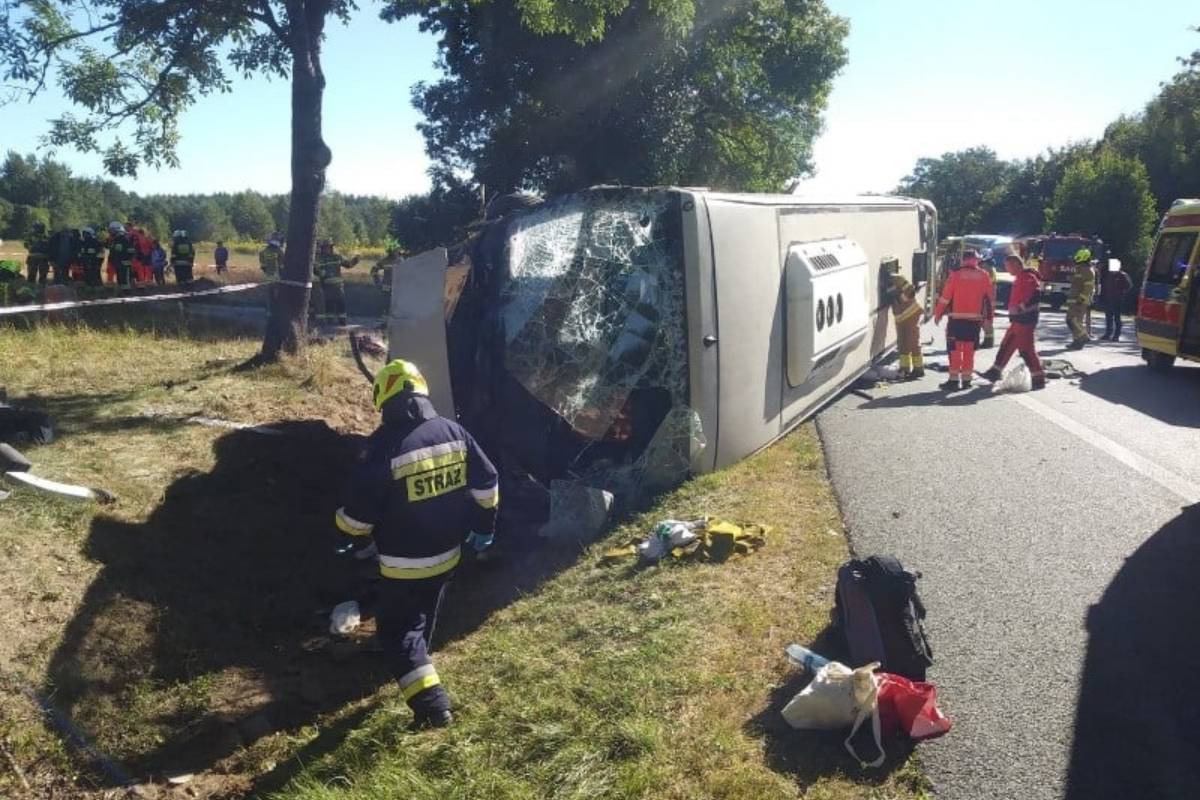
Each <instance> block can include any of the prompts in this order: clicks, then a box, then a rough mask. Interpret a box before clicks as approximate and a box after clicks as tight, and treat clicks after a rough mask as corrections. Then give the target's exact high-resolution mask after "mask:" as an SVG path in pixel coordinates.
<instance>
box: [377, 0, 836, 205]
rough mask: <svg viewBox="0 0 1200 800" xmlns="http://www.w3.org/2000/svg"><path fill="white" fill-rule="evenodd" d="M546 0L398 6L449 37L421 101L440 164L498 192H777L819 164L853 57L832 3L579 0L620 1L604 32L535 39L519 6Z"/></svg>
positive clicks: (420, 90) (398, 11) (421, 0)
mask: <svg viewBox="0 0 1200 800" xmlns="http://www.w3.org/2000/svg"><path fill="white" fill-rule="evenodd" d="M537 5H545V3H539V2H537V0H526V2H515V3H490V4H481V3H478V2H475V1H474V0H449V1H448V2H442V0H399V1H398V2H394V3H392V7H391V9H390V14H391V16H393V17H401V16H405V15H419V16H420V17H421V25H422V28H423V29H424V30H428V31H432V32H433V33H435V34H437V35H438V36H439V37H440V58H439V64H440V65H441V67H442V68H443V71H444V72H445V73H446V77H445V78H444V79H443V80H440V81H438V82H435V83H433V84H428V85H419V86H418V87H417V88H416V89H415V90H414V103H415V105H416V106H417V107H418V108H419V109H420V110H421V111H422V112H424V114H425V117H426V119H427V121H426V122H425V123H424V124H423V125H422V126H421V129H422V131H423V133H424V135H425V138H426V149H427V150H428V152H429V155H430V157H431V158H432V159H433V161H434V162H435V164H436V167H437V169H438V170H439V171H440V173H441V175H442V176H452V175H461V174H464V173H466V174H473V175H474V177H475V180H477V181H478V182H480V183H482V184H484V185H485V186H486V187H487V188H488V191H489V193H491V194H495V193H498V192H505V191H510V190H513V189H517V188H533V189H546V190H551V191H561V190H570V189H576V188H579V187H582V186H587V185H591V184H596V183H601V182H613V181H617V182H623V183H633V184H657V183H675V184H693V185H695V184H706V185H710V186H714V187H720V188H725V189H743V190H747V189H748V190H779V189H781V188H783V187H784V186H785V185H786V184H787V183H788V182H789V181H790V180H791V179H793V178H796V177H798V176H801V175H804V174H807V173H808V172H809V171H810V170H811V154H812V150H811V146H812V142H813V139H814V138H815V136H816V134H817V133H818V132H819V130H820V125H821V112H822V111H823V110H824V107H825V101H826V96H827V94H828V92H829V88H830V84H831V81H832V79H833V77H834V75H835V74H836V73H837V72H838V70H839V69H840V68H841V67H842V65H843V64H844V63H845V60H846V51H845V48H844V44H843V42H844V39H845V36H846V33H847V24H846V22H845V21H844V20H842V19H841V18H839V17H836V16H834V15H833V14H832V13H831V12H830V11H829V9H828V8H827V7H826V6H825V4H824V3H823V2H822V1H821V0H738V1H737V2H728V1H727V0H695V3H694V7H693V8H692V9H691V10H690V12H688V13H684V14H683V15H682V16H681V15H680V14H679V12H680V11H681V10H682V9H681V7H677V8H674V9H673V11H674V12H675V13H670V14H667V15H665V16H661V15H660V12H661V8H662V7H663V6H670V5H671V4H670V3H662V2H659V1H656V0H636V1H635V2H618V0H593V1H592V2H590V3H579V5H580V6H590V7H591V8H592V9H593V11H594V10H595V9H596V8H601V7H606V6H607V7H608V8H609V9H610V10H612V11H616V10H617V9H620V13H615V14H614V15H613V16H612V18H611V19H610V20H609V21H608V25H607V28H606V29H605V31H604V34H605V35H604V37H603V39H602V40H601V39H597V38H594V37H592V38H589V37H579V36H570V35H549V36H539V35H538V34H544V33H547V29H546V27H545V26H544V27H542V28H537V27H536V26H534V30H531V29H530V26H529V25H527V24H526V22H525V20H524V19H523V17H522V13H523V10H524V9H525V8H527V7H533V6H537ZM572 5H574V4H572ZM675 5H676V6H681V5H682V4H678V3H676V4H675ZM681 20H683V21H685V24H682V25H681V24H680V22H681ZM549 30H550V32H551V33H554V32H556V31H555V29H554V27H553V26H552V25H551V26H549Z"/></svg>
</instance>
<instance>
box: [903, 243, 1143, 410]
mask: <svg viewBox="0 0 1200 800" xmlns="http://www.w3.org/2000/svg"><path fill="white" fill-rule="evenodd" d="M1074 261H1075V266H1076V269H1075V272H1074V276H1073V279H1072V282H1071V289H1070V294H1069V296H1068V298H1067V325H1068V327H1069V328H1070V330H1071V335H1072V340H1071V343H1070V344H1068V345H1067V349H1068V350H1079V349H1082V348H1083V347H1085V346H1086V345H1087V344H1088V343H1089V342H1090V341H1091V336H1090V333H1089V328H1090V325H1089V324H1088V315H1089V313H1090V311H1091V308H1092V305H1093V303H1094V301H1095V300H1096V287H1097V283H1098V269H1099V262H1098V261H1097V260H1096V259H1094V258H1093V257H1092V253H1091V251H1090V250H1087V249H1086V248H1084V249H1080V250H1079V251H1078V252H1077V253H1076V254H1075V258H1074ZM1003 266H1004V270H1005V271H1006V272H1008V273H1009V275H1011V276H1012V278H1013V282H1012V288H1011V291H1010V293H1009V297H1008V321H1009V326H1008V330H1007V331H1005V334H1004V338H1003V339H1002V340H1001V342H1000V349H999V352H997V354H996V360H995V362H994V363H993V364H992V366H991V368H990V369H988V370H987V371H986V372H983V373H981V374H982V376H983V378H985V379H986V380H989V381H991V382H993V383H995V382H996V381H999V380H1000V379H1001V378H1002V376H1003V374H1004V369H1005V367H1006V366H1007V365H1008V362H1009V361H1010V360H1011V359H1012V357H1013V356H1014V355H1015V354H1018V353H1019V354H1020V355H1021V358H1022V360H1024V362H1025V365H1026V366H1027V367H1028V369H1029V373H1030V376H1031V378H1032V385H1033V388H1034V389H1042V388H1045V385H1046V372H1045V369H1044V367H1043V366H1042V362H1041V359H1039V358H1038V353H1037V345H1036V330H1037V324H1038V320H1039V317H1040V314H1041V302H1042V280H1041V276H1040V275H1039V272H1038V269H1037V267H1036V266H1032V265H1029V264H1026V262H1025V260H1024V259H1023V258H1022V257H1021V256H1020V255H1017V254H1016V253H1010V254H1008V255H1006V256H1004V258H1003ZM889 272H890V274H889V276H888V277H889V282H888V285H887V288H886V295H887V299H888V301H889V303H890V305H891V309H892V313H893V316H894V318H895V321H896V331H897V342H898V344H897V347H898V350H899V357H900V369H899V372H900V377H901V379H902V380H915V379H918V378H921V377H923V376H924V374H925V363H924V356H923V355H922V352H921V343H920V324H921V317H922V314H921V311H922V309H921V307H920V305H919V304H918V303H917V300H916V289H915V287H914V286H913V285H912V284H911V283H910V282H909V281H908V280H907V279H906V278H904V277H903V276H902V275H900V273H899V263H896V264H894V265H892V266H891V269H890V271H889ZM1100 285H1101V286H1102V291H1101V293H1100V296H1099V299H1100V303H1101V305H1102V307H1103V308H1104V312H1105V333H1104V336H1102V337H1100V338H1101V339H1104V340H1108V341H1114V342H1115V341H1119V340H1120V338H1121V329H1122V321H1121V313H1122V308H1123V306H1124V303H1125V298H1126V296H1127V295H1128V293H1129V291H1130V289H1132V288H1133V283H1132V281H1131V280H1130V278H1129V276H1128V275H1127V274H1125V273H1124V272H1122V271H1121V269H1120V266H1119V263H1117V262H1113V264H1112V266H1111V267H1110V269H1109V270H1108V271H1106V272H1105V273H1104V279H1103V281H1102V282H1100ZM995 307H996V276H995V268H994V267H992V266H990V264H988V263H987V260H986V259H984V258H981V256H980V254H979V253H977V252H976V251H974V250H967V251H965V252H964V253H963V255H962V258H961V260H960V262H959V263H958V265H957V266H956V267H955V268H953V269H951V270H950V273H949V275H948V276H947V277H946V280H945V282H944V284H943V285H942V290H941V293H940V296H939V298H938V301H937V305H936V306H935V308H934V314H933V318H934V322H935V324H940V323H941V320H942V318H943V317H946V318H948V319H949V322H948V323H947V326H946V352H947V354H948V356H949V368H948V372H949V377H948V378H947V380H946V381H945V382H944V383H942V384H941V386H940V388H941V389H943V390H945V391H956V390H962V389H969V388H970V387H971V380H972V377H973V376H974V374H975V352H976V350H977V349H980V348H982V349H987V348H990V347H993V346H994V338H993V336H994V334H993V323H994V319H995ZM981 336H982V341H981Z"/></svg>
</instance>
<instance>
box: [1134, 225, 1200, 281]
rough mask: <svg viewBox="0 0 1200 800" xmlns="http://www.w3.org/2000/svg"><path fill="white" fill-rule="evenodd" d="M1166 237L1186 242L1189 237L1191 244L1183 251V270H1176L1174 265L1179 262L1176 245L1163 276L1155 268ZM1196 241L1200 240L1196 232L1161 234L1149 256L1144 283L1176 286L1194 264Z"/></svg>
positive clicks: (1199, 234) (1198, 233) (1167, 232)
mask: <svg viewBox="0 0 1200 800" xmlns="http://www.w3.org/2000/svg"><path fill="white" fill-rule="evenodd" d="M1168 237H1170V238H1172V239H1181V240H1183V241H1187V240H1188V239H1189V237H1190V240H1191V244H1190V245H1189V246H1188V248H1187V250H1185V251H1183V258H1184V263H1185V268H1184V269H1178V268H1177V267H1176V264H1177V263H1178V261H1179V258H1178V255H1179V252H1180V251H1179V247H1178V245H1177V246H1176V247H1175V249H1174V251H1173V253H1172V256H1171V260H1170V261H1169V262H1168V264H1169V266H1168V267H1167V269H1166V274H1165V275H1163V274H1161V271H1160V270H1156V269H1155V267H1156V266H1157V265H1158V263H1159V254H1160V253H1161V252H1162V249H1163V245H1164V244H1165V243H1166V242H1167V239H1168ZM1197 239H1200V232H1198V231H1166V232H1164V233H1162V234H1161V235H1160V236H1159V237H1158V241H1157V242H1156V243H1155V245H1154V254H1153V255H1152V256H1151V258H1150V264H1149V265H1148V267H1147V269H1146V282H1147V283H1157V284H1165V285H1169V286H1178V285H1179V282H1180V281H1181V280H1183V276H1184V275H1185V274H1186V273H1187V268H1189V267H1191V266H1193V264H1194V258H1193V256H1194V254H1195V252H1196V242H1197Z"/></svg>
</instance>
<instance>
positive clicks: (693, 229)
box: [680, 194, 720, 472]
mask: <svg viewBox="0 0 1200 800" xmlns="http://www.w3.org/2000/svg"><path fill="white" fill-rule="evenodd" d="M680 207H681V209H682V215H683V224H682V226H681V228H682V231H683V263H684V285H685V286H686V287H687V288H686V291H687V332H688V333H687V336H688V372H689V378H690V381H691V386H690V389H689V393H690V395H691V405H692V408H693V410H695V411H696V413H697V414H699V415H700V427H701V431H702V432H703V434H704V438H705V440H706V441H707V445H706V446H705V447H704V449H702V450H699V451H693V452H692V471H693V472H709V471H711V470H712V469H713V466H714V464H716V457H717V450H718V439H719V436H720V428H719V425H720V420H719V418H718V411H719V406H718V386H719V385H720V360H719V349H718V347H717V346H716V344H715V343H714V344H705V339H706V338H707V337H712V338H713V339H716V338H717V336H718V330H717V308H716V297H715V296H714V295H715V292H716V287H715V286H714V278H713V260H712V233H711V231H710V230H709V222H708V207H707V206H706V205H705V203H704V200H703V198H699V197H696V196H695V195H690V194H684V195H683V197H682V198H681V201H680Z"/></svg>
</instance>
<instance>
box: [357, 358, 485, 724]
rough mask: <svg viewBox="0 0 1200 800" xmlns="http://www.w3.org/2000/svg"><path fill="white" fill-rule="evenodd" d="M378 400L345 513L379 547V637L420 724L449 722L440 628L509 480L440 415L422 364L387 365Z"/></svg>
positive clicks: (458, 428)
mask: <svg viewBox="0 0 1200 800" xmlns="http://www.w3.org/2000/svg"><path fill="white" fill-rule="evenodd" d="M374 399H375V408H376V410H377V411H379V412H380V413H381V414H382V415H383V424H382V425H380V426H379V428H378V429H376V431H375V432H374V433H373V434H371V436H370V438H369V439H368V440H367V446H366V448H365V450H364V451H363V454H362V455H361V457H360V458H359V462H358V464H357V465H356V467H355V469H354V471H353V474H352V476H351V478H352V480H351V482H350V486H349V490H348V492H347V496H346V505H344V506H343V507H341V508H339V509H338V510H337V514H336V515H335V522H336V524H337V527H338V530H340V531H341V532H342V533H345V534H348V535H350V536H353V537H368V536H369V537H371V538H372V539H374V542H375V545H376V547H377V548H378V551H379V555H378V558H379V571H380V573H381V574H382V576H383V578H384V580H383V581H382V585H381V587H380V591H379V611H378V613H377V614H376V620H377V625H378V636H379V642H380V644H381V645H382V647H383V652H384V656H385V657H386V658H387V661H388V666H389V667H390V668H391V670H392V672H393V674H394V675H395V677H396V681H397V682H398V683H399V684H400V694H401V696H402V697H403V698H404V700H405V702H407V703H408V706H409V708H411V709H412V712H413V722H412V728H413V729H420V728H426V727H443V726H445V725H448V724H450V722H451V720H452V717H451V714H450V696H449V695H447V694H446V690H445V689H444V688H443V687H442V680H441V677H440V676H439V675H438V671H437V669H436V668H435V667H434V665H433V660H432V659H431V658H430V657H429V645H430V641H431V640H432V638H433V627H434V623H435V622H436V621H437V614H438V607H439V606H440V605H441V602H442V596H443V595H444V594H445V591H446V586H447V585H448V584H449V583H450V578H451V576H452V575H453V574H454V570H455V568H456V567H457V566H458V563H459V561H460V560H461V558H462V550H463V547H464V546H466V547H468V548H470V549H471V550H473V551H474V552H476V553H482V552H483V551H484V550H485V549H486V548H487V547H488V546H489V545H491V543H492V536H493V533H492V531H493V529H494V526H495V522H496V507H497V505H498V503H499V502H500V490H499V480H498V477H497V474H496V469H495V467H493V466H492V462H491V461H489V460H488V457H487V456H486V455H484V453H483V450H482V449H480V447H479V445H478V444H476V442H475V439H474V438H472V437H471V434H469V433H467V431H466V430H465V429H463V427H462V426H461V425H459V424H458V423H457V422H454V421H453V420H449V419H446V418H444V417H441V416H438V413H437V411H435V410H434V407H433V404H432V403H431V402H429V389H428V386H427V384H426V383H425V379H424V378H423V377H422V376H421V373H420V371H419V370H418V369H417V367H416V365H414V364H412V363H410V362H408V361H403V360H396V361H392V362H391V363H389V364H387V365H386V366H385V367H383V369H381V370H380V371H379V374H378V375H376V376H375V397H374Z"/></svg>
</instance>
